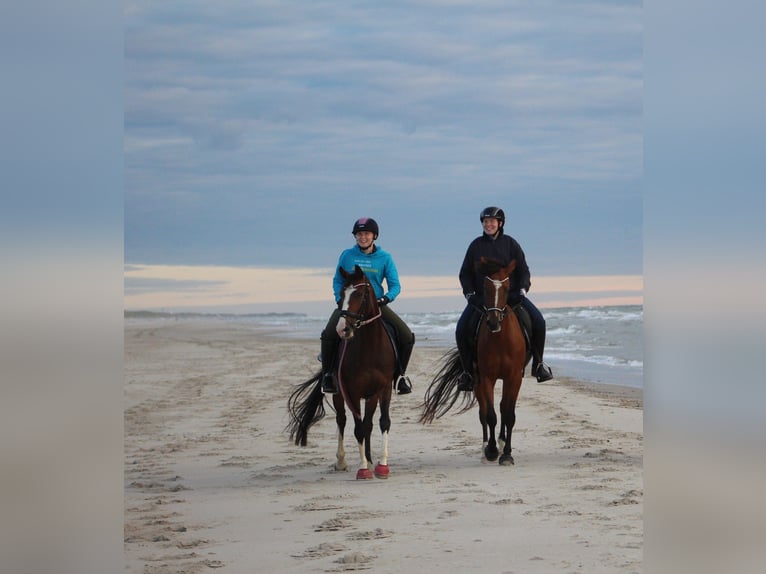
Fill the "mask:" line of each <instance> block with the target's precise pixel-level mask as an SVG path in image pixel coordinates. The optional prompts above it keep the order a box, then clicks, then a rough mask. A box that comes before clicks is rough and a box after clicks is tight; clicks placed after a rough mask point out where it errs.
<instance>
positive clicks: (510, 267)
mask: <svg viewBox="0 0 766 574" xmlns="http://www.w3.org/2000/svg"><path fill="white" fill-rule="evenodd" d="M514 269H516V260H515V259H514V260H513V261H511V262H510V263H509V264H508V267H506V268H505V271H506V272H507V273H508V275H510V274H511V273H513V270H514Z"/></svg>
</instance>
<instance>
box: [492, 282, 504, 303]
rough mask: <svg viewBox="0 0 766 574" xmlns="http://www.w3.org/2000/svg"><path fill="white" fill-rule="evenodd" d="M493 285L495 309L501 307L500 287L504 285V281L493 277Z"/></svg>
mask: <svg viewBox="0 0 766 574" xmlns="http://www.w3.org/2000/svg"><path fill="white" fill-rule="evenodd" d="M492 285H493V286H494V288H495V304H494V305H493V307H494V308H495V309H499V308H500V301H499V299H500V287H501V286H502V285H503V282H502V281H498V280H497V279H492Z"/></svg>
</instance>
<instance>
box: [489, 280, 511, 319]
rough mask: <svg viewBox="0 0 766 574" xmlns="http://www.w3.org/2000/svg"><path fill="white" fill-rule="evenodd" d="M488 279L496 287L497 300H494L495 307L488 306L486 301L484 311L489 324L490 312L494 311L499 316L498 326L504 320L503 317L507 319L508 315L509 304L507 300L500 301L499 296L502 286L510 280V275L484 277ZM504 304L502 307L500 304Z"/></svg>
mask: <svg viewBox="0 0 766 574" xmlns="http://www.w3.org/2000/svg"><path fill="white" fill-rule="evenodd" d="M484 279H485V280H486V281H489V282H491V283H492V286H493V287H494V288H495V300H494V302H493V303H494V306H493V307H487V305H486V302H485V304H484V312H485V313H486V314H487V324H488V325H489V317H490V313H492V312H494V313H496V316H497V322H498V326H499V324H500V323H502V322H503V319H505V317H506V315H508V305H507V304H506V301H502V302H501V301H499V300H498V296H499V294H500V288H501V287H502V285H503V283H505V282H506V281H508V279H510V276H509V277H506V278H505V279H502V280H500V279H491V278H489V277H485V278H484ZM501 304H502V307H501V306H500V305H501Z"/></svg>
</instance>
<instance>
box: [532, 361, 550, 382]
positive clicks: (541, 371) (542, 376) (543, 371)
mask: <svg viewBox="0 0 766 574" xmlns="http://www.w3.org/2000/svg"><path fill="white" fill-rule="evenodd" d="M532 374H533V375H534V376H535V377H537V382H538V383H544V382H545V381H550V380H551V379H552V378H553V371H551V368H550V367H549V366H548V365H546V364H545V363H543V362H542V361H540V364H538V365H537V368H535V369H534V371H533V373H532Z"/></svg>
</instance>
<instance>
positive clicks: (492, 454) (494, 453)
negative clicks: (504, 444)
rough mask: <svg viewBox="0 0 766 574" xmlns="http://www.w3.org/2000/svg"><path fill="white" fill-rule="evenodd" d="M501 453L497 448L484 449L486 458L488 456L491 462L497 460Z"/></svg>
mask: <svg viewBox="0 0 766 574" xmlns="http://www.w3.org/2000/svg"><path fill="white" fill-rule="evenodd" d="M498 454H500V453H499V452H498V451H497V450H491V449H487V448H485V449H484V458H486V459H487V460H488V461H489V462H495V461H496V460H497V455H498Z"/></svg>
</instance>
